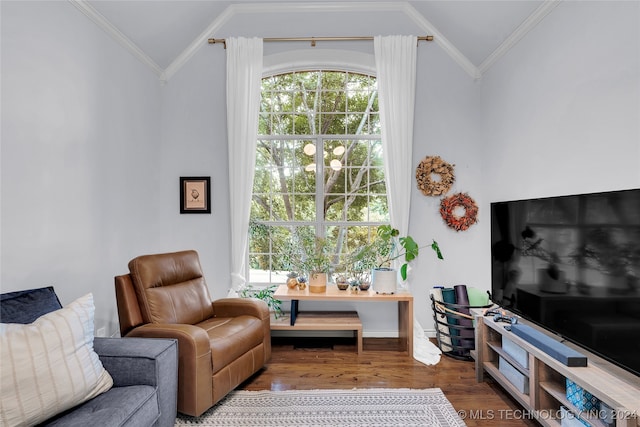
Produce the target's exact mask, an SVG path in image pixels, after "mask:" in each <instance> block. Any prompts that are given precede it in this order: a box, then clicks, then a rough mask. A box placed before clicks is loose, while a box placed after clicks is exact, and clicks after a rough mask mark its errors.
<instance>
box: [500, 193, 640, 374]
mask: <svg viewBox="0 0 640 427" xmlns="http://www.w3.org/2000/svg"><path fill="white" fill-rule="evenodd" d="M491 254H492V271H491V274H492V284H491V288H492V289H491V291H492V296H493V300H494V302H496V303H497V304H499V305H501V306H502V307H504V308H506V309H508V310H510V311H513V312H514V313H516V314H519V315H520V316H522V317H523V318H526V319H528V320H531V321H533V322H535V323H537V324H539V325H541V326H543V327H545V328H546V329H548V330H551V331H552V332H554V333H556V334H558V335H560V336H561V337H563V338H565V339H568V340H570V341H572V342H574V343H576V344H578V345H580V346H582V347H584V348H586V349H587V350H589V351H591V352H593V353H595V354H597V355H599V356H601V357H603V358H605V359H607V360H609V361H611V362H613V363H615V364H617V365H618V366H620V367H622V368H624V369H626V370H628V371H630V372H632V373H634V374H636V375H640V189H630V190H621V191H611V192H602V193H591V194H577V195H570V196H559V197H546V198H537V199H529V200H514V201H505V202H495V203H492V204H491Z"/></svg>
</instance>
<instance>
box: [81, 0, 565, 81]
mask: <svg viewBox="0 0 640 427" xmlns="http://www.w3.org/2000/svg"><path fill="white" fill-rule="evenodd" d="M69 1H71V3H72V4H74V5H75V6H76V7H78V9H80V10H81V11H83V12H84V13H85V14H86V15H87V16H88V17H89V18H91V19H92V20H93V21H94V22H96V23H97V24H98V25H99V26H101V27H102V28H103V29H104V30H105V31H107V33H109V34H111V35H112V36H113V37H114V38H115V39H116V40H117V41H118V42H119V43H121V44H122V45H123V46H124V47H125V48H127V49H129V50H130V51H131V52H132V53H134V54H135V55H136V56H137V57H139V58H140V59H141V60H142V61H143V62H145V63H147V64H148V65H149V66H150V67H151V68H152V69H153V70H154V71H155V72H156V73H157V74H158V76H159V77H160V78H161V79H168V78H170V77H171V75H173V73H175V72H176V71H177V70H178V69H179V68H180V66H181V65H182V64H184V62H186V61H187V60H188V59H189V57H190V56H191V55H192V54H193V52H194V51H195V50H197V48H199V47H201V45H202V44H203V43H206V39H207V38H208V37H211V36H213V35H214V33H215V32H216V30H217V29H219V28H220V27H221V26H223V25H224V24H225V23H226V22H227V21H229V20H230V19H231V18H233V17H234V15H237V14H241V13H242V14H247V13H256V14H263V15H265V14H268V13H282V12H283V11H286V12H302V11H305V12H314V11H315V12H319V11H322V12H326V11H331V12H338V13H340V12H354V11H355V12H358V11H362V12H371V11H379V12H394V13H404V14H405V15H406V16H407V19H408V20H410V21H412V22H413V23H415V24H416V25H417V26H418V27H419V28H421V29H423V30H424V34H420V35H426V34H429V35H434V38H435V42H436V43H438V44H439V45H440V46H441V47H442V48H443V49H445V50H446V51H447V52H448V53H449V54H450V55H451V56H452V58H453V59H454V60H455V61H457V62H458V63H459V64H460V66H461V67H463V68H464V69H465V70H466V71H467V73H469V75H470V76H471V77H473V78H480V77H481V76H482V74H483V73H484V72H485V71H486V70H487V69H489V67H491V65H492V64H493V63H494V62H495V61H496V60H497V59H498V58H499V57H500V56H502V54H504V53H505V52H506V51H508V49H509V48H510V47H511V46H513V45H514V44H515V43H517V41H518V40H520V38H521V37H522V36H523V35H525V34H526V33H527V32H528V31H529V30H531V29H532V28H533V27H534V26H535V25H536V24H537V23H538V22H540V21H541V20H542V19H543V18H544V17H545V16H546V15H547V14H548V13H550V12H551V11H552V10H553V9H554V8H555V6H556V5H557V4H558V2H559V1H560V0H512V1H505V0H487V1H485V0H429V1H388V0H387V1H383V0H365V1H350V2H345V1H340V0H324V1H322V2H310V1H306V0H297V1H290V0H284V1H282V0H280V1H278V2H277V3H275V2H270V1H268V0H252V1H243V0H240V1H238V0H236V1H219V0H208V1H207V0H162V1H159V0H128V1H105V0H69ZM232 35H236V34H228V35H227V36H232ZM237 35H241V34H237ZM332 35H333V34H305V36H332ZM354 35H355V34H354ZM357 35H362V36H364V35H367V36H370V35H375V34H357ZM217 36H218V37H219V35H217ZM281 36H282V37H288V36H291V35H290V34H284V33H283V34H282V35H281ZM296 36H300V35H296Z"/></svg>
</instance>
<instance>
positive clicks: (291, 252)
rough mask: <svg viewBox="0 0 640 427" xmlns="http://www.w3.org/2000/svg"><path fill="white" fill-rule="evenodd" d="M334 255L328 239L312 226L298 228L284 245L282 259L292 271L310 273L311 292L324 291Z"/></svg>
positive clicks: (300, 273)
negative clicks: (320, 235)
mask: <svg viewBox="0 0 640 427" xmlns="http://www.w3.org/2000/svg"><path fill="white" fill-rule="evenodd" d="M332 256H333V253H332V250H331V245H330V244H329V242H328V241H327V240H326V239H324V238H322V237H318V236H316V235H315V234H314V232H313V230H312V229H310V228H298V229H296V230H295V231H294V232H293V233H292V234H291V236H290V238H289V240H288V241H287V242H286V244H285V245H284V248H283V251H282V255H281V259H282V262H283V265H284V266H285V268H287V269H288V270H289V271H290V272H297V273H298V274H299V275H300V276H303V277H306V275H308V284H309V291H310V292H324V291H325V290H326V286H327V274H328V273H329V272H330V271H331V266H332Z"/></svg>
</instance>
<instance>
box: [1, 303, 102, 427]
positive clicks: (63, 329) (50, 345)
mask: <svg viewBox="0 0 640 427" xmlns="http://www.w3.org/2000/svg"><path fill="white" fill-rule="evenodd" d="M94 311H95V307H94V304H93V295H92V294H88V295H85V296H84V297H81V298H79V299H77V300H76V301H74V302H72V303H71V304H69V305H68V306H67V307H64V308H61V309H60V310H56V311H52V312H51V313H47V314H45V315H43V316H41V317H39V318H38V319H36V320H35V321H34V322H33V323H31V324H28V325H21V324H17V323H5V324H0V411H1V412H0V425H6V426H19V425H34V424H37V423H40V422H42V421H45V420H47V419H49V418H51V417H53V416H54V415H56V414H58V413H60V412H62V411H65V410H67V409H69V408H72V407H74V406H76V405H78V404H80V403H82V402H84V401H86V400H89V399H92V398H93V397H95V396H97V395H99V394H101V393H104V392H105V391H107V390H109V389H110V388H111V387H112V385H113V380H112V378H111V376H110V375H109V373H108V372H107V371H106V370H105V369H104V367H103V366H102V363H101V362H100V359H99V358H98V355H97V354H96V353H95V351H94V350H93V316H94Z"/></svg>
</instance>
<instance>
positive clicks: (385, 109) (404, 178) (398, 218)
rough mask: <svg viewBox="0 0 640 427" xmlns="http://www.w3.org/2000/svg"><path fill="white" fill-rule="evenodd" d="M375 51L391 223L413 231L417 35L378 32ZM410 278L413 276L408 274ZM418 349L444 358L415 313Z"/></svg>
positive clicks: (423, 356)
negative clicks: (381, 34) (426, 334)
mask: <svg viewBox="0 0 640 427" xmlns="http://www.w3.org/2000/svg"><path fill="white" fill-rule="evenodd" d="M373 42H374V52H375V59H376V73H377V80H378V97H379V106H380V124H381V127H382V147H383V150H384V168H385V171H384V172H385V177H386V184H387V198H388V200H389V216H390V218H391V225H392V226H393V227H394V228H397V229H398V230H399V231H400V235H401V236H406V235H407V234H408V231H409V212H410V209H411V189H412V181H411V180H412V177H413V165H412V156H411V154H412V147H413V117H414V107H415V95H416V55H417V44H418V38H417V37H416V36H376V37H374V40H373ZM407 280H409V278H407ZM413 331H414V338H413V343H414V352H413V356H414V358H415V359H416V360H419V361H420V362H423V363H425V364H429V365H431V364H435V363H438V362H439V361H440V354H441V352H440V349H438V347H437V346H435V345H434V344H433V343H431V342H430V341H429V339H428V338H427V337H426V336H425V334H424V330H423V329H422V326H421V325H420V323H419V322H418V321H417V319H416V318H415V317H414V321H413Z"/></svg>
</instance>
